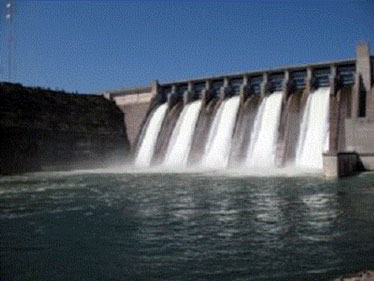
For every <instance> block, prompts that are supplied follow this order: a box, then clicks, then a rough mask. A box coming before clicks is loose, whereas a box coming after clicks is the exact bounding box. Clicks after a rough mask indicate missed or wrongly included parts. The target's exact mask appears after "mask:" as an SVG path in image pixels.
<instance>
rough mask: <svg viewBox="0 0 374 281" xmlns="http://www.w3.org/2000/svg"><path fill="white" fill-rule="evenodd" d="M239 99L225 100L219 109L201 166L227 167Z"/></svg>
mask: <svg viewBox="0 0 374 281" xmlns="http://www.w3.org/2000/svg"><path fill="white" fill-rule="evenodd" d="M239 103H240V98H239V97H237V96H236V97H232V98H230V99H228V100H225V101H224V102H223V103H222V104H221V106H220V107H219V109H218V111H217V113H216V116H215V117H214V120H213V124H212V127H211V128H210V131H209V136H208V140H207V143H206V146H205V151H204V155H203V158H202V160H201V166H203V167H209V168H217V169H223V168H226V167H227V164H228V161H229V157H230V149H231V141H232V135H233V132H234V127H235V121H236V115H237V112H238V108H239Z"/></svg>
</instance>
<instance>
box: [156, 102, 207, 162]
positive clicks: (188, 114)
mask: <svg viewBox="0 0 374 281" xmlns="http://www.w3.org/2000/svg"><path fill="white" fill-rule="evenodd" d="M201 104H202V102H201V100H199V101H195V102H193V103H190V104H187V105H186V106H185V107H184V109H183V111H182V113H181V115H180V116H179V118H178V121H177V123H176V125H175V127H174V130H173V133H172V136H171V139H170V142H169V145H168V148H167V151H166V156H165V159H164V162H163V166H167V167H173V166H174V167H175V166H177V167H185V166H186V164H187V160H188V155H189V153H190V150H191V144H192V138H193V135H194V132H195V126H196V122H197V118H198V117H199V112H200V109H201Z"/></svg>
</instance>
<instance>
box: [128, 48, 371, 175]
mask: <svg viewBox="0 0 374 281" xmlns="http://www.w3.org/2000/svg"><path fill="white" fill-rule="evenodd" d="M373 64H374V58H373V57H372V56H370V49H369V45H368V44H367V43H360V44H359V45H358V46H357V52H356V58H354V59H346V60H339V61H329V62H321V63H314V64H304V65H295V66H286V67H280V68H274V69H265V70H259V71H250V72H241V73H234V74H228V75H218V76H210V77H201V78H196V79H188V80H180V81H174V82H168V83H161V84H157V87H152V90H150V91H149V93H151V95H152V98H151V99H152V101H153V102H149V107H148V110H145V109H143V115H144V116H146V117H145V118H146V119H147V120H148V119H151V118H152V114H153V112H154V109H155V108H156V107H157V106H159V105H160V104H163V103H166V104H167V108H168V109H167V111H166V113H165V117H164V121H163V123H162V124H161V129H160V131H159V133H158V134H156V135H155V136H154V138H155V140H154V141H152V142H151V143H155V145H156V146H155V150H154V151H155V153H156V155H153V158H156V159H153V161H152V163H153V164H155V165H160V164H162V162H164V157H165V153H166V151H170V150H171V148H170V147H169V148H168V146H170V145H169V140H170V138H171V136H172V135H173V134H174V133H173V131H174V130H179V131H180V130H181V129H180V128H174V127H175V126H176V124H183V123H187V121H185V122H182V120H180V121H178V122H177V120H178V119H179V118H187V117H186V116H185V115H184V114H182V115H181V114H180V113H181V112H182V111H183V108H184V107H185V106H187V105H188V104H190V103H191V102H194V101H196V100H201V109H200V114H199V117H198V118H197V121H196V125H195V128H194V129H193V130H194V133H192V134H187V135H192V140H191V145H190V146H189V147H188V148H186V149H188V150H189V151H190V152H189V157H188V158H189V161H188V163H189V164H191V163H199V161H201V159H203V158H204V154H206V153H208V151H209V148H207V143H215V142H211V141H209V139H211V138H212V134H218V133H222V132H223V131H222V132H221V130H226V131H227V128H225V126H223V127H222V126H220V125H219V124H215V123H217V122H230V124H231V122H234V123H233V124H234V127H233V128H231V127H230V130H229V131H228V132H229V134H231V136H229V135H224V136H225V137H224V138H225V143H227V145H228V146H230V148H229V150H231V152H230V155H229V161H228V164H224V165H223V166H227V165H228V166H235V165H238V164H240V163H242V164H243V161H244V162H245V161H246V160H245V159H246V157H247V158H248V155H247V156H246V154H248V153H249V152H248V151H249V150H248V149H249V148H248V147H251V144H250V143H251V142H255V141H257V139H256V138H257V137H256V135H258V137H261V138H264V141H268V140H269V137H270V135H269V137H266V136H267V134H268V133H267V132H266V131H261V130H262V129H261V128H263V129H264V130H266V127H267V126H265V127H264V124H262V123H263V122H277V123H276V125H275V127H274V128H273V127H272V129H271V130H275V131H274V133H272V134H271V139H272V142H273V141H274V143H272V144H267V148H266V149H267V152H266V153H267V155H271V157H272V158H274V159H273V160H271V161H270V162H269V163H268V164H269V165H270V164H271V166H277V167H281V166H284V165H287V164H290V163H302V162H298V160H297V159H298V158H300V157H301V154H300V153H304V154H303V155H304V156H303V157H307V158H308V157H313V158H315V157H314V156H313V153H315V154H316V155H317V156H316V159H317V158H318V159H320V160H318V161H317V160H316V161H317V162H316V163H317V164H316V167H319V165H322V163H326V165H325V166H324V167H322V166H321V168H324V169H325V174H326V175H337V176H339V177H340V176H344V175H346V174H349V172H348V171H350V170H351V169H353V168H354V167H363V168H364V169H367V170H374V165H373V164H374V123H373V120H374V89H373ZM129 92H131V89H129ZM275 93H277V94H278V96H279V98H277V99H276V100H277V102H275V99H268V98H267V97H269V96H271V95H273V94H275ZM326 95H328V97H327V98H326ZM235 96H238V97H239V107H238V109H237V111H236V109H235V112H237V113H236V115H233V114H234V112H232V113H230V114H231V115H227V116H226V115H225V114H224V113H222V110H224V109H223V105H224V104H225V105H227V103H226V100H228V99H231V98H233V97H235ZM317 96H320V97H317ZM272 100H274V102H273V101H272ZM265 102H266V104H265ZM134 104H135V103H134ZM129 106H131V105H129ZM134 106H135V105H134ZM322 107H323V108H326V109H323V108H322ZM325 110H327V111H326V112H327V113H326V114H327V115H326V119H321V118H322V116H321V114H325V113H323V112H325ZM226 111H227V112H228V109H227V110H226ZM309 111H311V112H310V114H309V113H308V112H309ZM125 112H126V110H125ZM127 112H130V111H129V110H128V111H127ZM144 112H146V113H144ZM275 112H279V113H275ZM318 112H320V113H318ZM217 114H218V115H222V116H226V117H222V116H220V117H215V116H216V115H217ZM274 114H275V115H274ZM278 114H279V115H278ZM308 114H309V115H310V116H311V117H309V115H308ZM180 116H183V117H180ZM228 116H230V117H229V118H230V120H232V121H228V119H227V118H228ZM225 118H226V119H225ZM232 118H234V119H232ZM308 118H314V120H309V119H308ZM323 118H325V117H323ZM261 119H263V120H266V121H261ZM317 119H321V120H319V121H318V122H320V124H321V125H320V127H321V126H322V127H323V128H325V129H323V128H322V127H321V128H319V127H318V126H317V127H316V128H315V130H316V133H317V135H318V136H316V135H313V133H311V132H312V131H311V130H312V127H313V126H314V123H315V122H317ZM217 120H221V121H217ZM148 121H149V120H148ZM259 122H260V123H259ZM321 122H322V123H321ZM141 123H142V126H141V127H138V128H137V129H135V130H134V131H137V133H136V134H135V133H134V135H137V137H135V138H132V139H135V143H133V147H135V149H134V150H133V152H134V153H135V154H136V153H137V149H136V147H138V146H139V142H141V141H142V137H141V133H140V132H141V131H144V130H147V126H148V125H147V124H148V123H149V122H147V121H146V120H142V122H141ZM303 123H305V124H303ZM137 124H140V122H138V123H137ZM178 126H179V125H178ZM230 126H231V125H230ZM256 126H257V127H256ZM303 126H304V127H303ZM135 127H136V126H135ZM221 127H222V129H219V128H221ZM214 128H218V129H214ZM212 130H213V131H212ZM214 130H218V131H217V132H214ZM256 130H259V131H258V132H256V133H254V131H256ZM321 130H322V131H321ZM323 130H326V133H325V132H324V131H323ZM209 131H211V132H210V133H209ZM253 134H255V135H253ZM303 134H304V135H305V136H304V137H305V138H307V140H306V141H309V142H310V144H313V145H315V140H316V139H317V137H318V138H319V142H321V144H319V145H317V147H321V146H323V148H318V149H317V151H312V152H311V154H310V156H307V155H309V154H308V153H309V152H308V148H309V149H313V148H311V147H308V146H306V147H305V148H304V150H303V151H304V152H301V150H302V149H301V148H299V146H300V145H305V144H304V142H303V141H301V142H300V139H301V138H302V137H303ZM314 134H315V133H314ZM222 136H223V135H222ZM227 137H230V138H231V141H229V142H227ZM176 138H177V137H176ZM253 138H255V139H253ZM313 138H314V140H313ZM217 141H218V140H217ZM222 141H223V139H222ZM322 142H323V143H322ZM217 143H218V142H217ZM173 145H176V144H173ZM217 147H218V146H217ZM256 147H257V148H256ZM252 149H254V150H258V149H264V146H263V145H262V144H258V145H256V146H255V148H253V147H252ZM300 149H301V150H300ZM226 150H227V149H226V148H225V149H223V148H222V149H220V151H216V153H223V151H226ZM270 150H271V151H270ZM252 152H253V153H254V154H253V155H258V157H260V156H261V155H262V152H260V150H258V152H255V151H252ZM252 152H251V153H252ZM183 153H184V154H183V155H185V153H186V152H183ZM258 153H260V154H258ZM305 153H306V154H305ZM351 154H352V155H354V156H351ZM212 155H213V154H212ZM225 155H226V156H227V155H228V154H227V153H226V152H225ZM334 155H335V156H339V157H336V159H337V161H335V160H334V161H330V162H329V161H322V158H323V157H330V156H334ZM226 156H225V159H227V157H226ZM205 157H206V155H205ZM256 157H257V156H256ZM217 159H218V158H217ZM340 159H341V160H340ZM354 159H356V160H354ZM262 160H264V161H262ZM262 160H261V161H262V162H266V161H265V159H262ZM225 161H226V160H225ZM247 161H249V160H248V159H247ZM300 161H301V160H300ZM303 161H304V162H305V163H306V164H308V163H307V162H308V159H305V160H303ZM339 161H340V162H339ZM350 161H357V162H359V164H357V165H356V164H352V163H350ZM250 162H251V163H252V165H258V164H259V163H258V161H257V160H254V158H253V159H252V160H251V161H249V162H248V163H250ZM335 162H336V163H337V164H336V165H335V166H334V163H335ZM318 163H321V164H318ZM327 163H329V164H327ZM360 163H361V164H362V165H360ZM213 164H214V163H213ZM345 165H346V166H347V167H348V168H344V166H345ZM260 166H261V165H260ZM217 167H218V166H217ZM331 169H332V170H334V169H335V171H332V170H331ZM338 170H339V172H337V171H338Z"/></svg>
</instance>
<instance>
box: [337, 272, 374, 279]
mask: <svg viewBox="0 0 374 281" xmlns="http://www.w3.org/2000/svg"><path fill="white" fill-rule="evenodd" d="M332 281H374V270H362V271H359V272H356V273H348V274H344V275H342V276H339V277H338V278H335V279H333V280H332Z"/></svg>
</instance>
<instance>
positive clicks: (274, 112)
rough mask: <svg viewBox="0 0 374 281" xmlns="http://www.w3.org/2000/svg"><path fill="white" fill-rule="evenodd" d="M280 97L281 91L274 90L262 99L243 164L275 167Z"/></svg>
mask: <svg viewBox="0 0 374 281" xmlns="http://www.w3.org/2000/svg"><path fill="white" fill-rule="evenodd" d="M282 97H283V93H282V92H274V93H273V94H271V95H269V96H267V97H265V98H264V99H263V100H262V102H261V105H260V108H259V110H258V112H257V115H256V119H255V122H254V126H253V128H252V131H251V138H250V143H249V148H248V152H247V158H246V161H245V166H247V167H260V168H261V167H275V154H276V148H277V140H278V127H279V121H280V116H281V109H282Z"/></svg>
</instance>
